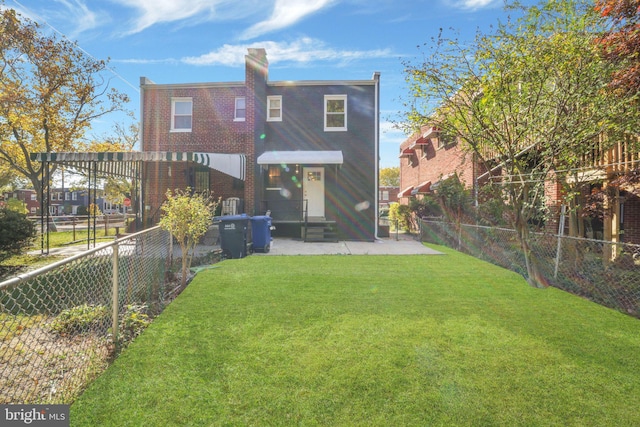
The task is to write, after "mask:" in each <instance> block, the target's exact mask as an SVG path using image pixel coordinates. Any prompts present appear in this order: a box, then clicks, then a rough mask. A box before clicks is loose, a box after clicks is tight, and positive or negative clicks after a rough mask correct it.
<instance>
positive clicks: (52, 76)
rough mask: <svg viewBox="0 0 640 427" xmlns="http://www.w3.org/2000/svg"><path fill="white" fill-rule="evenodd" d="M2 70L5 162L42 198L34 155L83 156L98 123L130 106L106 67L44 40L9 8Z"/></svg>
mask: <svg viewBox="0 0 640 427" xmlns="http://www.w3.org/2000/svg"><path fill="white" fill-rule="evenodd" d="M0 70H1V71H2V72H1V73H0V162H3V163H5V164H7V165H9V166H10V167H11V168H12V169H13V170H14V171H15V172H16V173H19V174H20V175H22V176H24V177H26V178H27V179H28V180H30V181H31V183H32V184H33V188H34V189H35V190H36V193H37V194H40V192H41V190H42V185H43V184H44V185H48V183H46V182H45V183H43V182H42V181H41V171H42V167H43V164H41V163H39V162H32V161H31V159H30V158H29V154H30V153H36V152H54V151H78V149H81V148H82V147H83V145H82V144H81V143H80V141H81V138H82V137H83V135H84V133H85V132H86V131H87V130H88V129H89V128H90V126H91V123H92V122H93V121H94V120H95V119H97V118H99V117H102V116H104V115H106V114H109V113H111V112H114V111H119V110H122V108H123V105H124V104H125V103H126V102H128V97H127V96H126V95H125V94H122V93H120V92H118V91H117V90H115V89H114V88H110V87H109V81H108V79H106V78H104V76H103V73H104V72H105V71H106V70H107V62H106V61H101V60H96V59H94V58H91V57H89V56H88V55H87V54H85V53H84V52H83V51H82V50H81V49H80V48H79V47H78V46H77V45H76V44H74V43H72V42H70V41H68V40H66V39H58V38H57V37H56V36H48V35H44V34H43V33H42V32H41V29H40V26H39V25H38V24H37V23H34V22H32V21H30V20H29V19H26V18H23V17H21V16H20V15H18V14H17V13H16V12H15V10H13V9H8V8H1V9H0ZM54 171H55V166H53V167H52V172H54Z"/></svg>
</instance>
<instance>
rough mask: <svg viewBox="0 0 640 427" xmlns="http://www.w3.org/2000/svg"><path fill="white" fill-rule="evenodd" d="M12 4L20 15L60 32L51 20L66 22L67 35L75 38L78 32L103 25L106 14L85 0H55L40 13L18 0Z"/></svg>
mask: <svg viewBox="0 0 640 427" xmlns="http://www.w3.org/2000/svg"><path fill="white" fill-rule="evenodd" d="M14 3H15V5H14V6H12V8H13V9H15V10H16V11H17V12H18V13H19V14H20V15H22V16H24V17H26V18H29V19H30V20H32V21H34V22H37V23H39V24H47V25H48V26H49V27H50V28H51V29H52V30H53V31H55V32H57V33H59V34H63V33H62V32H59V31H58V30H57V29H56V28H54V27H53V25H52V23H51V21H56V22H64V27H65V31H66V35H65V37H67V38H69V39H74V38H75V37H76V36H77V35H78V34H80V33H82V32H84V31H87V30H92V29H94V28H96V27H99V26H100V25H102V24H103V23H104V22H103V19H104V16H102V14H100V13H99V12H94V11H92V10H90V9H89V8H88V7H87V5H86V4H85V3H84V1H83V0H54V1H53V3H49V4H47V6H49V7H45V8H42V9H41V10H40V12H39V13H36V12H34V10H33V9H29V8H28V7H25V6H24V5H22V4H21V3H20V2H18V1H14Z"/></svg>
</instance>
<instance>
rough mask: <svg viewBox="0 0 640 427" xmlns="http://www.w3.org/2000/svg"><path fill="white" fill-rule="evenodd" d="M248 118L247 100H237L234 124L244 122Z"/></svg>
mask: <svg viewBox="0 0 640 427" xmlns="http://www.w3.org/2000/svg"><path fill="white" fill-rule="evenodd" d="M246 117H247V101H246V99H245V98H236V106H235V113H234V116H233V121H234V122H244V121H245V119H246Z"/></svg>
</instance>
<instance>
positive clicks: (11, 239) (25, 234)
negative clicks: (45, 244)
mask: <svg viewBox="0 0 640 427" xmlns="http://www.w3.org/2000/svg"><path fill="white" fill-rule="evenodd" d="M35 236H36V226H35V224H34V223H33V222H31V221H30V220H29V218H27V216H26V215H25V214H24V213H22V212H16V211H14V210H11V209H6V208H5V209H0V261H2V260H5V259H7V258H9V257H11V256H12V255H17V254H20V253H21V252H22V250H23V249H25V248H27V247H29V246H31V243H32V242H33V239H34V237H35Z"/></svg>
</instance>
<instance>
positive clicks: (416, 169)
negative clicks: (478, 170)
mask: <svg viewBox="0 0 640 427" xmlns="http://www.w3.org/2000/svg"><path fill="white" fill-rule="evenodd" d="M418 138H420V134H419V133H416V134H414V135H412V136H410V137H409V138H408V139H406V140H405V141H404V142H403V143H402V144H400V152H402V150H403V149H405V148H408V147H410V146H411V145H412V144H413V143H415V141H416V140H417V139H418ZM419 147H420V146H418V145H416V146H415V147H414V149H415V154H414V155H412V156H411V157H408V158H407V157H401V158H400V159H399V160H400V191H402V190H404V189H405V188H407V187H409V186H411V185H413V186H416V185H418V184H421V183H423V182H425V181H431V183H432V184H434V183H436V182H437V181H438V180H440V178H441V177H443V176H447V175H449V174H451V173H454V172H455V173H457V174H458V177H459V178H460V181H461V182H463V183H464V184H465V187H466V188H473V183H474V182H473V181H474V176H473V162H472V154H470V153H466V152H464V151H463V150H462V148H461V146H460V144H459V143H453V144H450V145H448V146H445V147H442V148H438V140H437V138H436V137H434V138H432V139H431V140H430V143H428V144H426V145H423V146H422V147H423V148H419ZM408 200H409V199H408V198H407V197H402V198H400V203H404V204H406V203H408Z"/></svg>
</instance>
